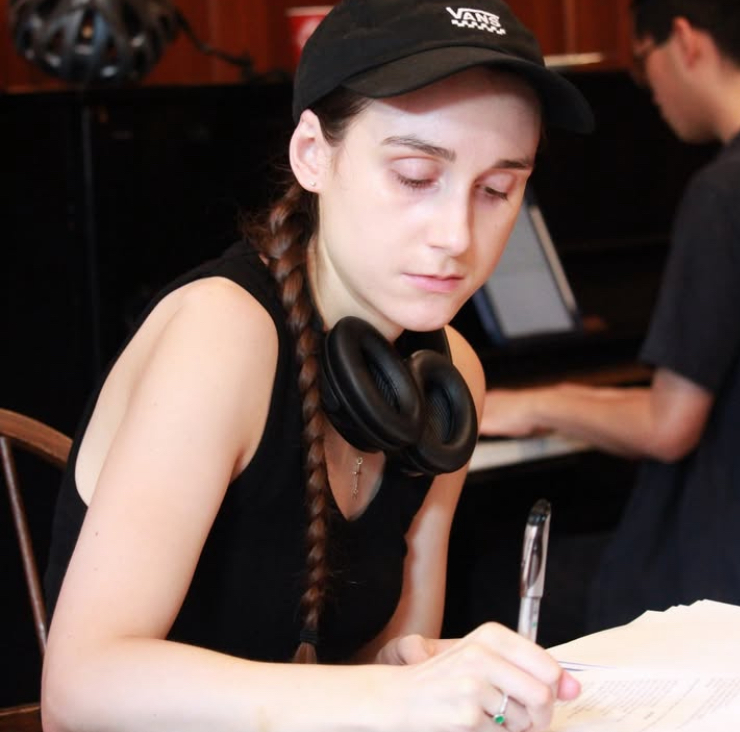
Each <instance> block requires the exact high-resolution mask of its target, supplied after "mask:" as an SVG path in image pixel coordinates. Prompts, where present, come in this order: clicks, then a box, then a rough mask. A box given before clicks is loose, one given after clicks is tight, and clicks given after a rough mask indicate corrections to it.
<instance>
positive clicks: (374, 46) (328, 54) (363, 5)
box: [293, 0, 594, 132]
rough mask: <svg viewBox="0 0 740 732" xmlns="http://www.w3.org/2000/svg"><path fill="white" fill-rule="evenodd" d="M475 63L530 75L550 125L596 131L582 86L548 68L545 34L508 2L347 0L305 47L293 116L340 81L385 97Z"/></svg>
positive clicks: (403, 91)
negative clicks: (542, 37)
mask: <svg viewBox="0 0 740 732" xmlns="http://www.w3.org/2000/svg"><path fill="white" fill-rule="evenodd" d="M473 66H491V67H495V68H497V69H502V70H507V71H511V72H514V73H517V74H520V75H521V76H522V77H524V78H525V79H526V80H527V81H528V82H529V83H530V84H531V85H532V87H533V88H534V89H535V91H536V92H537V93H538V94H539V97H540V99H541V101H542V106H543V113H544V117H545V122H546V124H548V125H552V126H554V127H560V128H563V129H567V130H572V131H574V132H590V131H591V130H592V129H593V126H594V120H593V114H592V111H591V108H590V106H589V104H588V102H587V101H586V100H585V98H584V97H583V95H582V94H581V92H580V91H579V90H578V89H577V88H576V87H575V86H574V85H573V84H571V83H570V82H569V81H568V80H567V79H565V78H564V77H563V76H562V75H560V74H559V73H557V72H556V71H552V70H551V69H548V68H547V67H546V66H545V62H544V59H543V58H542V51H541V50H540V46H539V44H538V42H537V39H536V38H535V37H534V35H532V33H531V32H530V31H529V30H528V29H527V28H525V27H524V26H523V25H522V24H521V22H520V21H519V20H518V19H517V18H516V16H515V15H514V14H513V13H512V11H511V9H510V8H509V6H508V5H506V3H504V2H502V0H466V1H465V3H464V4H462V3H456V2H450V0H342V2H340V3H339V4H337V5H336V6H334V7H333V8H332V10H331V11H330V12H329V13H328V15H327V16H326V17H325V18H324V19H323V20H322V21H321V23H319V25H318V27H317V28H316V30H315V31H314V32H313V33H312V35H311V36H310V37H309V39H308V41H307V42H306V45H305V46H304V47H303V51H302V53H301V58H300V62H299V64H298V69H297V71H296V75H295V81H294V89H293V118H294V120H295V121H296V122H297V121H298V119H299V118H300V116H301V112H303V110H304V109H307V108H309V107H310V106H311V105H312V104H314V103H315V102H317V101H318V100H319V99H321V98H322V97H324V96H326V95H327V94H329V93H330V92H332V91H334V89H336V88H338V87H340V86H343V87H346V88H348V89H350V90H352V91H355V92H357V93H358V94H362V95H364V96H367V97H371V98H374V99H379V98H385V97H392V96H395V95H397V94H404V93H406V92H411V91H414V90H415V89H420V88H421V87H423V86H426V85H427V84H431V83H432V82H435V81H439V80H440V79H443V78H445V77H447V76H450V75H452V74H454V73H456V72H458V71H463V70H464V69H468V68H470V67H473Z"/></svg>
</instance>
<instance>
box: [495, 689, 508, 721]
mask: <svg viewBox="0 0 740 732" xmlns="http://www.w3.org/2000/svg"><path fill="white" fill-rule="evenodd" d="M508 704H509V695H508V694H504V696H503V698H502V699H501V706H500V707H499V710H498V712H496V714H494V715H493V721H494V722H495V723H496V724H500V725H502V724H504V723H505V722H506V707H507V706H508Z"/></svg>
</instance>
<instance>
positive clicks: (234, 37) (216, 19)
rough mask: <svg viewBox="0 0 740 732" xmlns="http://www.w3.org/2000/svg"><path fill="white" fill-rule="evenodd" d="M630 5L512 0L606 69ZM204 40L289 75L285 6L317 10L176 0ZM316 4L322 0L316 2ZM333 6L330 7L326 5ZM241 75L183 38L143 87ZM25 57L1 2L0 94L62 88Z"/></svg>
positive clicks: (545, 43)
mask: <svg viewBox="0 0 740 732" xmlns="http://www.w3.org/2000/svg"><path fill="white" fill-rule="evenodd" d="M629 2H630V0H610V1H609V2H604V0H510V5H511V6H512V9H513V10H514V11H515V12H516V14H517V15H518V16H519V17H520V18H521V19H522V20H523V22H524V23H525V24H526V25H528V26H529V27H530V28H532V30H533V31H534V32H535V34H536V35H537V37H538V39H539V41H540V45H541V47H542V50H543V53H544V54H546V55H550V54H560V53H578V52H591V51H601V52H603V53H605V54H606V56H607V63H606V64H605V65H607V66H612V67H614V66H627V65H629V63H630V56H631V53H630V41H629V29H630V26H629ZM175 4H176V6H177V7H178V8H179V9H180V11H181V12H182V13H183V15H184V16H185V17H186V18H187V20H188V22H189V23H190V25H191V26H192V28H193V31H194V32H195V34H196V36H197V37H198V38H199V39H200V40H201V41H203V42H204V43H206V44H208V45H210V46H213V47H215V48H218V49H221V50H223V51H226V52H228V53H230V54H233V55H236V56H240V55H244V54H245V53H246V54H248V55H249V56H250V57H251V59H252V60H253V63H254V67H255V70H256V71H257V72H258V73H266V72H275V71H281V72H286V73H290V72H292V56H291V49H290V39H289V27H288V22H287V18H286V12H285V11H286V9H287V8H288V7H291V6H307V5H316V4H317V3H316V2H315V0H207V1H206V2H204V0H175ZM319 4H320V3H319ZM327 4H329V5H331V4H332V3H327ZM241 78H242V72H241V70H240V69H239V68H237V67H235V66H232V65H230V64H228V63H227V62H225V61H222V60H219V59H217V58H215V57H213V56H206V55H204V54H203V53H202V52H201V51H199V50H198V49H197V48H196V47H195V46H194V45H193V43H192V42H191V41H190V39H189V38H187V37H186V36H185V34H184V33H181V34H180V36H179V38H178V39H177V40H176V41H175V42H174V43H173V44H171V45H170V46H169V47H168V48H167V49H166V50H165V53H164V56H163V58H162V59H161V60H160V62H159V63H158V64H157V66H156V67H155V68H154V70H153V71H152V72H151V73H150V74H149V75H148V76H147V77H146V78H145V79H144V82H143V83H144V84H145V85H163V84H166V85H169V84H187V85H198V84H224V83H225V84H229V83H238V82H239V81H240V79H241ZM65 86H66V84H64V83H63V82H60V81H57V80H56V79H54V78H53V77H51V76H49V75H47V74H46V73H45V72H43V71H41V70H40V69H38V68H37V67H35V66H33V65H32V64H29V63H27V62H26V61H25V60H24V59H22V58H21V57H20V56H18V54H17V53H16V52H15V50H14V49H13V47H12V43H11V39H10V33H9V28H8V4H7V2H0V89H6V90H10V91H25V90H49V89H59V88H64V87H65Z"/></svg>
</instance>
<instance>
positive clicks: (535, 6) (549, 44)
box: [509, 0, 565, 55]
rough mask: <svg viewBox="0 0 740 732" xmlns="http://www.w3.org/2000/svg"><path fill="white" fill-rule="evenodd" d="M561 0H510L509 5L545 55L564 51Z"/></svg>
mask: <svg viewBox="0 0 740 732" xmlns="http://www.w3.org/2000/svg"><path fill="white" fill-rule="evenodd" d="M562 5H563V0H510V2H509V6H510V7H511V9H512V10H513V11H514V13H515V14H516V16H517V17H518V18H519V20H521V21H522V23H524V25H526V26H527V27H528V28H529V29H530V30H531V31H532V32H533V33H534V34H535V36H537V40H538V41H539V43H540V48H542V53H543V54H545V55H548V54H553V53H564V50H563V49H564V48H565V26H564V24H563V7H562Z"/></svg>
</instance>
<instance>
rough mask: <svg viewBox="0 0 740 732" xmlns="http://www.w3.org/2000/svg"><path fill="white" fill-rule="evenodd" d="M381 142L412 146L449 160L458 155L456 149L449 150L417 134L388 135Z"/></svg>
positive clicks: (419, 150)
mask: <svg viewBox="0 0 740 732" xmlns="http://www.w3.org/2000/svg"><path fill="white" fill-rule="evenodd" d="M381 144H383V145H394V146H400V147H410V148H411V149H412V150H416V151H417V152H422V153H425V154H426V155H431V156H432V157H435V158H442V159H443V160H447V161H449V162H453V161H454V160H455V158H456V157H457V156H456V155H455V153H454V151H452V150H448V149H447V148H446V147H439V145H433V144H432V143H431V142H425V141H424V140H422V139H421V138H419V137H416V136H415V135H393V136H391V137H386V138H385V140H383V142H382V143H381Z"/></svg>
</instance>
